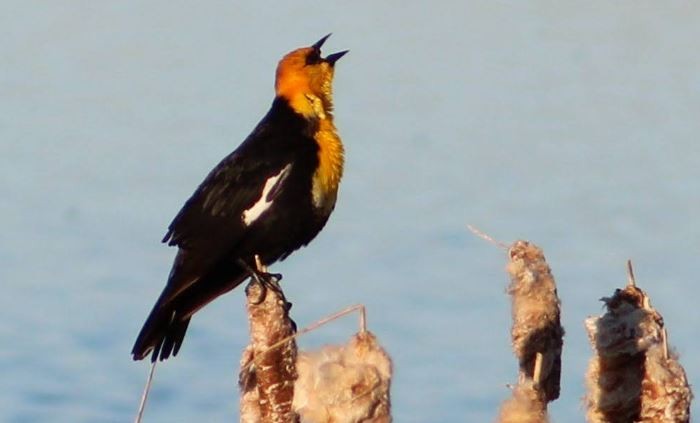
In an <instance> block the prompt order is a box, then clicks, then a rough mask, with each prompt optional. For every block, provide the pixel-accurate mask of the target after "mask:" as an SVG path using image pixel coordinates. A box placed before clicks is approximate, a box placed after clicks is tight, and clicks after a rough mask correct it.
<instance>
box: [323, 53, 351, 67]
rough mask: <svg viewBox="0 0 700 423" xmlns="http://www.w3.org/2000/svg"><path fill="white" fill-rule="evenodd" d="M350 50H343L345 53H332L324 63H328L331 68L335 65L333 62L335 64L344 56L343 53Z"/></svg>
mask: <svg viewBox="0 0 700 423" xmlns="http://www.w3.org/2000/svg"><path fill="white" fill-rule="evenodd" d="M348 51H350V50H345V51H340V52H338V53H333V54H329V55H328V56H327V57H326V58H325V59H323V60H325V61H326V62H328V63H329V64H330V65H331V66H333V65H335V62H337V61H338V60H339V59H340V58H341V57H343V56H345V53H347V52H348Z"/></svg>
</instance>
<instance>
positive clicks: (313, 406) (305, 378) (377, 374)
mask: <svg viewBox="0 0 700 423" xmlns="http://www.w3.org/2000/svg"><path fill="white" fill-rule="evenodd" d="M391 367H392V366H391V359H390V358H389V355H388V354H387V353H386V352H385V351H384V349H382V347H381V346H380V345H379V343H378V342H377V339H376V338H375V336H374V335H372V334H371V333H370V332H366V331H365V332H360V333H358V334H356V335H355V336H353V337H352V338H351V339H350V341H349V342H348V343H347V344H346V345H342V346H326V347H324V348H322V349H320V350H318V351H313V352H302V353H300V354H299V358H298V360H297V373H298V374H299V377H298V379H297V382H296V385H295V387H294V403H293V407H294V410H295V411H296V412H297V413H298V414H299V416H300V417H301V421H302V422H303V423H387V422H391V415H390V401H389V387H390V383H391V375H392V368H391Z"/></svg>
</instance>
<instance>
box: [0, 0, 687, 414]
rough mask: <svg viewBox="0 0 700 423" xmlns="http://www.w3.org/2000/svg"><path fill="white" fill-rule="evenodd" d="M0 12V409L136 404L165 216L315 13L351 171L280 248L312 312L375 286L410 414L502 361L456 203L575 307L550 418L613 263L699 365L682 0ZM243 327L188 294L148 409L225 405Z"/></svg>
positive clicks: (459, 400) (329, 333)
mask: <svg viewBox="0 0 700 423" xmlns="http://www.w3.org/2000/svg"><path fill="white" fill-rule="evenodd" d="M2 9H3V13H0V28H2V34H3V36H2V37H0V195H1V196H2V198H3V200H2V206H1V207H0V221H2V230H1V231H0V281H2V286H3V288H4V289H3V291H4V293H3V295H2V296H0V310H2V317H3V318H2V319H0V374H2V377H1V378H0V420H2V421H4V422H18V423H19V422H35V421H51V422H76V421H90V422H95V421H104V422H123V421H130V420H131V419H132V418H133V414H134V412H135V409H136V405H137V401H138V397H139V395H140V391H141V388H142V384H143V382H144V380H145V377H146V373H147V365H146V364H145V363H133V362H132V361H131V360H130V357H129V350H130V348H131V345H132V342H133V340H134V337H135V335H136V334H137V332H138V330H139V328H140V326H141V324H142V322H143V319H144V318H145V317H146V314H147V312H148V311H149V309H150V307H151V305H152V303H153V301H155V299H156V297H157V295H158V293H159V292H160V290H161V288H162V286H163V284H164V282H165V278H166V275H167V272H168V270H169V266H170V261H171V259H172V256H173V253H174V251H173V250H172V249H169V248H167V247H165V246H163V245H161V244H160V243H159V240H160V238H161V237H162V235H163V234H164V231H165V228H166V226H167V225H168V223H169V222H170V220H171V219H172V217H173V216H174V215H175V213H176V212H177V210H178V209H179V207H180V206H181V205H182V203H183V201H184V200H185V199H186V198H187V197H188V196H189V194H190V193H191V192H192V191H193V189H194V188H195V187H196V185H197V184H198V183H199V182H200V181H201V179H202V178H203V177H204V175H205V174H206V173H207V171H208V170H209V169H210V168H211V167H212V166H214V165H215V164H216V163H217V162H218V160H219V159H220V158H221V157H223V156H224V155H225V154H227V153H228V152H229V151H231V150H232V149H233V148H235V147H236V146H237V145H238V143H239V142H240V141H241V140H242V139H243V137H245V136H246V135H247V134H248V132H249V131H250V130H251V129H252V128H253V126H254V125H255V124H256V123H257V121H258V120H259V119H260V117H261V116H262V115H263V114H264V113H265V111H266V109H267V108H268V107H269V104H270V102H271V100H272V93H273V92H272V84H273V77H274V67H275V65H276V62H277V60H278V59H279V58H280V57H281V55H282V54H284V53H286V52H287V51H289V50H291V49H293V48H296V47H299V46H302V45H307V44H310V43H312V42H314V41H316V40H317V39H318V38H319V37H320V36H322V35H324V34H326V33H327V32H330V31H333V32H334V35H333V37H331V38H330V40H329V41H328V42H327V45H326V50H325V51H326V52H332V51H338V50H343V49H350V50H351V52H350V54H348V55H347V56H346V57H344V58H343V59H342V61H341V62H339V65H338V69H337V73H336V109H337V111H336V116H337V123H338V127H339V129H340V131H341V134H342V136H343V139H344V141H345V143H346V148H347V156H348V157H347V170H346V176H345V179H344V181H343V184H342V187H341V193H340V200H339V203H338V207H337V209H336V212H335V214H334V215H333V217H332V218H331V221H330V224H329V225H328V226H327V228H326V229H325V230H324V231H323V232H322V234H321V235H320V236H319V238H318V239H317V240H316V241H315V242H314V243H312V245H311V246H310V247H308V248H306V249H304V250H303V251H301V252H298V253H297V254H295V255H294V256H292V258H290V259H289V260H287V261H286V262H284V263H281V264H279V265H277V266H276V267H275V268H274V270H275V271H280V272H283V273H284V275H285V282H286V284H285V289H286V292H287V295H288V297H289V298H290V299H291V301H293V302H294V304H295V308H294V310H293V311H294V316H295V318H296V320H297V322H298V323H299V324H300V325H302V326H303V325H306V324H308V323H310V322H312V321H315V320H317V319H318V318H320V317H322V316H324V315H326V314H329V313H331V312H333V311H335V310H337V309H339V308H342V307H344V306H346V305H348V304H352V303H356V302H363V303H365V304H366V305H367V306H368V308H369V322H370V326H371V329H372V330H373V331H374V332H375V333H376V334H377V335H378V336H379V337H380V338H381V340H382V341H383V342H384V344H385V346H386V348H387V349H388V350H389V351H390V352H391V353H392V354H393V357H394V360H395V372H396V377H395V380H394V385H393V403H394V417H395V420H396V421H397V422H440V421H444V422H456V421H467V422H483V421H492V420H493V419H494V416H495V415H496V413H497V408H498V405H499V403H500V402H501V401H502V400H503V399H504V398H505V397H507V396H508V393H509V392H508V390H507V389H506V388H505V384H506V383H509V382H513V381H514V379H515V376H516V371H517V370H516V363H515V360H514V359H513V357H512V354H511V352H510V346H509V342H510V341H509V325H510V322H509V319H510V314H509V313H510V311H509V304H508V299H507V298H506V296H505V295H504V287H505V286H506V284H507V278H506V276H505V273H504V271H503V268H504V264H505V257H504V253H503V252H502V251H500V250H498V249H497V248H495V247H494V246H492V245H490V244H488V243H485V242H483V241H482V240H480V239H478V238H476V237H475V236H473V235H472V234H470V233H469V232H468V231H467V229H466V224H467V223H472V224H474V225H476V226H478V227H480V228H481V229H483V230H485V231H487V232H489V233H490V234H491V235H493V236H494V237H496V238H498V239H502V240H505V241H511V240H514V239H517V238H527V239H530V240H532V241H534V242H536V243H538V244H539V245H541V246H542V247H543V248H544V249H545V253H546V255H547V258H548V260H549V262H550V264H551V265H552V268H553V270H554V273H555V276H556V277H557V281H558V285H559V293H560V296H561V298H562V302H563V307H564V309H563V323H564V325H565V328H566V330H567V335H566V338H565V350H564V370H563V381H562V385H563V390H562V397H561V399H560V400H559V401H557V402H555V403H554V404H553V405H552V406H551V413H552V416H553V421H582V420H583V412H582V409H581V401H580V399H581V397H582V396H583V394H584V386H583V373H584V371H585V367H586V362H587V360H588V358H589V356H590V349H589V347H588V345H587V342H586V337H585V334H584V331H583V325H582V321H583V319H584V318H585V317H586V316H588V315H591V314H597V313H600V312H601V305H600V303H599V302H598V298H600V297H602V296H604V295H609V294H610V293H612V291H613V290H614V289H615V288H616V287H618V286H621V285H622V284H623V283H624V282H625V268H624V262H625V260H626V259H627V258H632V259H633V260H634V262H635V265H636V270H637V279H638V283H639V284H640V285H641V286H642V287H643V288H644V289H647V290H648V291H649V293H650V295H651V297H652V299H653V302H654V304H655V305H656V306H657V308H658V309H659V310H660V311H661V313H662V314H663V316H664V318H665V321H666V323H667V325H668V327H669V332H670V340H671V343H672V344H673V345H674V346H675V347H676V348H677V350H678V352H679V353H680V354H681V357H682V363H683V364H684V365H685V368H686V370H687V372H688V376H689V378H690V381H691V383H697V380H698V377H699V376H700V341H698V337H697V336H696V335H697V327H698V324H699V323H700V309H699V308H698V307H697V303H698V288H697V286H698V281H697V275H698V259H697V257H698V256H699V255H700V243H699V239H700V225H698V223H697V222H698V216H699V215H700V198H699V196H698V193H699V188H700V182H699V181H700V146H698V134H699V133H700V119H698V116H700V55H699V54H698V50H697V40H698V39H700V25H697V22H698V19H699V18H700V7H699V6H698V4H697V3H689V2H684V3H681V2H664V3H663V4H662V3H640V2H631V1H622V2H589V3H585V4H584V3H581V4H578V5H573V4H560V3H552V2H540V1H534V2H527V4H525V2H444V3H441V4H434V5H431V6H427V5H419V4H418V3H417V2H415V4H414V3H409V2H395V1H391V2H368V1H359V2H352V3H349V2H348V3H341V2H337V3H334V2H303V3H302V2H295V3H286V4H282V3H279V2H256V3H255V4H252V3H251V4H242V3H240V2H224V1H214V2H205V3H195V2H166V1H161V0H156V1H152V2H138V1H133V0H127V1H121V2H109V3H108V2H91V1H84V0H82V1H80V0H76V1H65V0H62V1H53V2H43V1H21V2H20V1H16V0H6V1H5V2H4V3H3V7H2ZM354 330H355V320H354V319H346V320H344V321H341V322H338V323H336V324H334V325H332V326H329V327H327V328H325V329H323V330H321V331H319V332H318V333H316V334H314V335H311V336H309V337H306V338H305V339H304V340H303V341H302V344H303V345H304V346H305V347H313V346H318V345H321V344H322V343H324V342H340V341H342V340H344V339H346V338H347V337H348V336H349V335H350V334H351V333H352V332H353V331H354ZM246 331H247V327H246V321H245V316H244V314H243V304H242V295H241V292H235V293H233V294H230V295H228V296H226V297H224V298H222V299H220V300H218V301H216V302H215V303H213V304H212V305H211V306H209V307H207V308H206V309H205V310H203V311H202V312H201V313H199V314H198V315H197V317H196V318H195V319H194V320H193V324H192V325H191V326H190V330H189V333H188V337H187V340H186V342H185V344H184V347H183V349H182V351H181V353H180V355H179V356H178V357H177V358H176V359H175V360H171V361H168V362H167V363H166V364H165V365H161V366H159V368H158V369H157V372H156V382H155V387H154V389H153V392H152V397H151V401H150V403H149V405H148V409H147V411H146V420H145V421H147V422H149V421H150V422H158V421H162V422H166V421H167V422H174V421H183V422H184V421H235V420H236V418H237V417H236V416H237V401H238V399H237V398H238V394H237V386H236V378H237V377H236V372H237V367H238V359H239V355H240V351H241V350H242V348H243V346H244V344H245V342H246V339H247V332H246ZM697 411H698V407H697V406H695V407H694V408H693V412H694V413H696V412H697Z"/></svg>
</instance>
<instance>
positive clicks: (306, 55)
mask: <svg viewBox="0 0 700 423" xmlns="http://www.w3.org/2000/svg"><path fill="white" fill-rule="evenodd" d="M330 35H331V34H328V35H326V36H325V37H323V38H321V39H320V40H319V41H318V42H316V43H315V44H314V45H312V46H311V47H302V48H299V49H296V50H294V51H292V52H291V53H288V54H287V55H286V56H284V57H283V58H282V60H280V62H279V65H278V66H277V76H276V80H275V93H276V95H277V96H278V97H283V98H285V99H287V101H288V102H289V104H290V105H291V106H292V108H293V109H294V110H295V111H296V112H297V113H300V114H302V115H304V116H306V117H316V118H320V119H325V118H326V115H330V112H331V111H332V110H333V87H332V83H333V70H334V66H335V62H337V61H338V59H340V58H341V57H343V55H345V53H347V52H348V51H347V50H345V51H341V52H339V53H333V54H330V55H328V56H327V57H325V58H323V57H321V46H322V45H323V43H324V42H325V41H326V39H328V37H330Z"/></svg>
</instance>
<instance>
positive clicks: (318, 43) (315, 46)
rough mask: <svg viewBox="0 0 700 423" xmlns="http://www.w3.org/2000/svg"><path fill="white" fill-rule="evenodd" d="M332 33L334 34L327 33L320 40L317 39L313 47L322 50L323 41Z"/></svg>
mask: <svg viewBox="0 0 700 423" xmlns="http://www.w3.org/2000/svg"><path fill="white" fill-rule="evenodd" d="M331 34H332V33H330V34H327V35H326V36H325V37H323V38H321V39H320V40H318V41H316V42H315V43H314V44H313V45H312V46H311V47H313V48H315V49H316V50H320V49H321V46H322V45H323V43H325V42H326V40H327V39H328V37H330V36H331Z"/></svg>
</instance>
